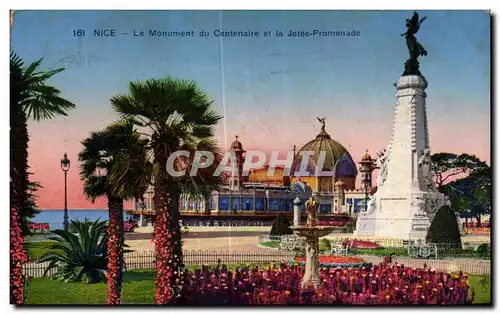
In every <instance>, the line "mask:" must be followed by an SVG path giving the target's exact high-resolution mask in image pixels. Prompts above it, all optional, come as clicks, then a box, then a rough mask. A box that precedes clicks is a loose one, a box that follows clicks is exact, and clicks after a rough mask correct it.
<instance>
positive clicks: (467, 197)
mask: <svg viewBox="0 0 500 314" xmlns="http://www.w3.org/2000/svg"><path fill="white" fill-rule="evenodd" d="M441 192H443V193H444V194H446V195H447V196H448V197H449V198H450V201H451V204H452V206H453V207H454V208H455V210H456V211H457V212H458V213H459V214H460V216H462V217H464V218H471V217H476V218H477V220H478V221H477V223H478V225H480V224H481V221H480V218H479V217H480V216H481V215H489V214H491V199H492V197H491V196H492V195H491V169H490V172H489V173H488V172H481V173H474V174H471V175H469V176H468V177H465V178H462V179H458V180H456V181H453V182H451V183H449V184H447V185H445V186H443V187H442V188H441Z"/></svg>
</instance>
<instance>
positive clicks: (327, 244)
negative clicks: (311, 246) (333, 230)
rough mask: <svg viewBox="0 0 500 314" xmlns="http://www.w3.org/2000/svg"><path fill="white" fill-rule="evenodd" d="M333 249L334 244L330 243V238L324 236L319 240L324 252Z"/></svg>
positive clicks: (321, 249)
mask: <svg viewBox="0 0 500 314" xmlns="http://www.w3.org/2000/svg"><path fill="white" fill-rule="evenodd" d="M331 249H332V244H331V243H330V240H328V239H326V238H323V239H321V240H319V250H320V251H322V252H325V251H330V250H331Z"/></svg>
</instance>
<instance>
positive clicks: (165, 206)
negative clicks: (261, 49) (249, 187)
mask: <svg viewBox="0 0 500 314" xmlns="http://www.w3.org/2000/svg"><path fill="white" fill-rule="evenodd" d="M111 103H112V105H113V108H114V109H115V111H116V112H117V113H118V114H119V115H121V116H122V117H124V118H127V119H130V120H131V121H132V122H133V123H134V124H135V125H136V126H138V127H139V128H141V130H144V132H143V133H142V134H143V135H144V136H145V137H146V138H147V140H148V145H147V154H148V155H149V156H151V158H150V159H151V163H150V164H148V166H146V165H144V166H140V165H139V164H138V163H137V162H136V161H134V159H133V158H128V157H125V156H124V158H122V159H121V160H120V161H119V162H118V161H117V163H116V164H115V166H114V167H117V170H118V171H112V172H111V174H110V181H111V182H113V183H112V185H113V186H115V187H116V188H119V187H122V186H124V185H126V184H127V182H129V181H131V182H133V184H134V185H135V186H141V187H142V188H144V187H145V186H148V185H150V184H151V185H153V186H154V197H153V202H154V206H155V211H156V217H155V226H154V243H155V251H156V268H157V272H156V280H155V283H156V295H155V298H156V302H157V303H158V304H169V303H173V302H176V298H179V297H180V296H179V295H178V293H177V288H176V284H175V281H176V279H178V278H179V270H180V269H182V268H183V267H184V264H183V258H182V243H181V229H180V225H179V219H180V211H179V201H180V196H181V193H188V194H196V195H203V196H207V195H209V194H210V193H211V192H212V191H213V189H215V188H216V187H218V185H219V184H220V183H221V179H222V178H221V177H218V176H214V175H213V174H214V170H215V169H216V167H217V165H218V162H220V160H221V159H222V155H221V154H220V152H219V151H218V148H217V145H216V143H215V141H214V140H213V135H214V126H215V125H216V124H217V122H218V121H219V120H220V119H221V118H222V117H221V116H219V115H218V114H217V113H216V112H215V111H214V110H213V109H212V106H211V105H212V101H210V100H209V98H208V96H207V94H206V93H205V92H204V91H202V90H201V89H200V88H199V87H198V85H197V84H196V83H195V82H193V81H185V80H177V79H173V78H170V77H166V78H161V79H149V80H146V81H144V82H132V83H130V84H129V94H125V95H117V96H114V97H112V98H111ZM181 150H184V151H188V152H190V154H189V157H185V156H183V157H178V158H177V159H175V162H174V168H175V169H176V170H183V169H184V170H185V169H187V171H186V174H185V175H182V176H178V177H177V176H176V177H174V176H171V175H170V174H169V173H168V172H167V159H168V157H169V156H170V155H171V154H172V153H174V152H177V151H181ZM197 150H198V151H200V150H204V151H210V152H213V153H214V156H215V162H214V164H213V165H212V166H211V167H208V168H204V169H200V171H198V174H197V175H196V176H190V175H189V172H190V171H189V169H190V168H191V166H192V165H193V163H194V162H195V161H194V152H195V151H197ZM137 167H140V168H142V169H145V170H146V172H147V174H144V173H143V174H142V175H137V174H138V172H137V170H135V169H136V168H137ZM134 172H135V173H134ZM179 302H182V301H181V300H179Z"/></svg>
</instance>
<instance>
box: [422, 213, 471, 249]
mask: <svg viewBox="0 0 500 314" xmlns="http://www.w3.org/2000/svg"><path fill="white" fill-rule="evenodd" d="M426 241H427V242H430V243H448V244H450V245H451V247H455V248H461V247H462V240H461V238H460V230H459V228H458V222H457V216H456V215H455V213H454V212H453V210H452V209H451V208H450V207H449V206H446V205H445V206H442V207H441V208H439V209H438V211H437V213H436V215H435V216H434V219H433V220H432V222H431V225H430V226H429V230H427V236H426Z"/></svg>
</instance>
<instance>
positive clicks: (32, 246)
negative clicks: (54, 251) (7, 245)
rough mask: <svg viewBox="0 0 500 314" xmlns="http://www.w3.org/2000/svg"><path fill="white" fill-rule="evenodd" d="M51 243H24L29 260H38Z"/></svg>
mask: <svg viewBox="0 0 500 314" xmlns="http://www.w3.org/2000/svg"><path fill="white" fill-rule="evenodd" d="M53 243H54V241H42V242H26V243H25V244H24V247H25V248H26V250H27V251H28V255H29V256H30V258H31V259H32V260H36V259H39V258H40V257H41V256H42V255H43V254H44V253H45V252H46V251H47V248H48V247H49V246H50V245H51V244H53Z"/></svg>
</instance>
